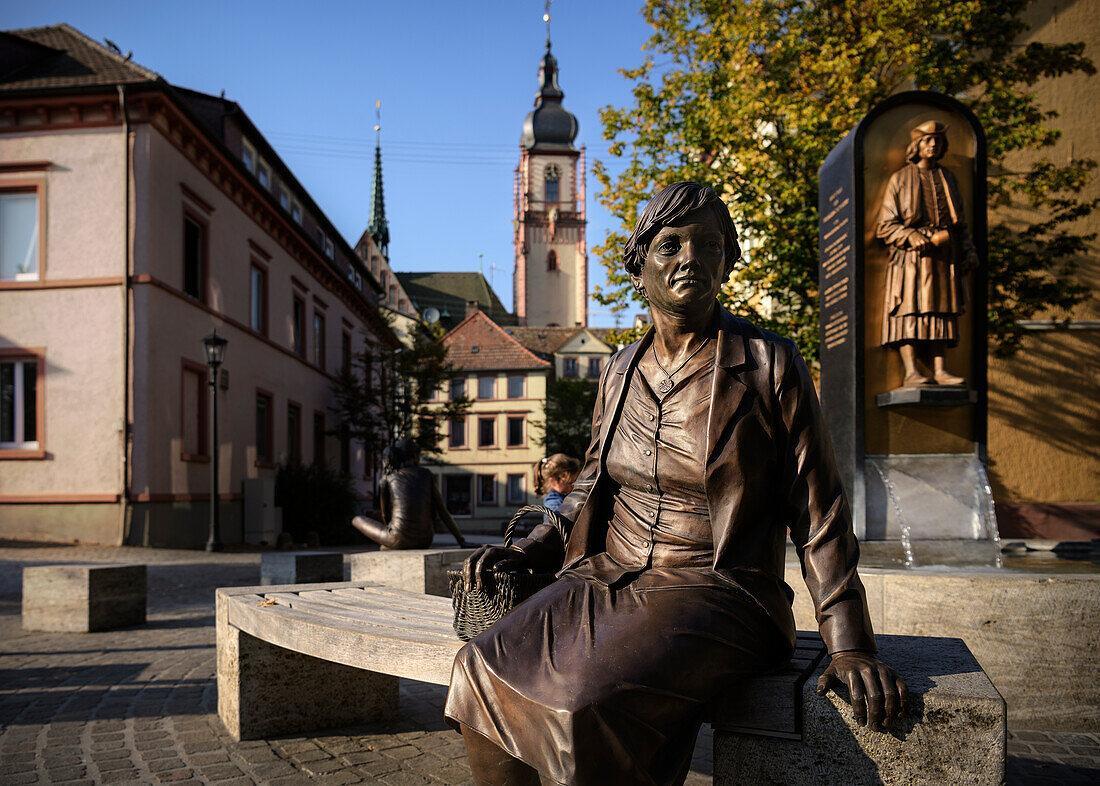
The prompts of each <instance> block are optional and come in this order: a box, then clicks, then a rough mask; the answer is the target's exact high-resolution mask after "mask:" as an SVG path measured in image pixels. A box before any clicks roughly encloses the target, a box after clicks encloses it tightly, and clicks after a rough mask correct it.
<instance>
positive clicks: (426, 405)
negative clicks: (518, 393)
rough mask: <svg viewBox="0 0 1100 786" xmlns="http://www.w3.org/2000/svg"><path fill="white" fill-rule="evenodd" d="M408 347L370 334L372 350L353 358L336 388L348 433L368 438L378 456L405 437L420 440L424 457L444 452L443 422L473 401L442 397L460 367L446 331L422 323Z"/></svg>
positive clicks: (337, 409)
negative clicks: (452, 356)
mask: <svg viewBox="0 0 1100 786" xmlns="http://www.w3.org/2000/svg"><path fill="white" fill-rule="evenodd" d="M412 331H413V334H412V336H411V341H410V343H409V345H408V346H405V345H399V346H396V347H386V346H381V345H377V344H374V343H373V340H374V339H373V336H372V335H371V334H369V333H368V334H366V337H367V342H368V343H367V348H366V349H365V350H364V351H363V352H360V353H359V354H357V355H355V356H354V357H353V358H352V363H351V368H348V369H344V370H343V371H342V372H341V374H340V375H339V376H338V377H337V379H336V382H335V384H334V385H333V388H332V393H333V399H334V404H333V406H332V411H333V413H334V414H335V415H336V417H337V419H338V420H339V421H340V422H341V423H343V424H346V426H347V429H348V434H349V436H351V437H352V438H354V439H358V440H362V441H363V443H364V450H366V452H367V454H368V455H370V456H373V457H375V459H376V460H375V461H374V462H373V464H374V466H376V467H377V466H378V461H377V457H378V456H380V455H381V453H382V450H383V449H384V448H385V447H386V446H388V445H391V444H392V443H393V442H394V441H395V440H396V439H398V438H399V437H403V436H404V437H408V438H410V439H413V440H415V441H416V444H417V445H418V446H419V447H420V452H421V454H422V455H424V456H427V457H431V456H436V455H439V454H440V453H442V449H441V448H440V445H439V442H440V438H441V436H442V427H443V424H444V423H446V422H447V421H449V420H450V419H451V418H457V417H461V416H462V415H465V414H466V411H467V410H468V409H469V407H470V400H469V399H468V398H467V397H465V396H462V397H461V398H457V399H453V400H452V399H447V397H446V396H444V397H443V398H444V400H442V401H439V400H434V401H433V399H436V398H437V396H436V392H437V391H440V390H442V389H443V388H444V387H445V385H446V384H447V382H448V381H449V380H450V378H451V377H452V376H453V375H454V374H455V373H456V369H455V368H454V366H453V365H452V364H451V363H450V361H449V360H448V359H447V347H446V346H444V344H443V343H442V342H441V341H440V340H439V339H440V337H441V331H440V330H439V329H438V328H435V329H434V330H433V329H432V328H431V327H430V326H427V325H422V324H418V325H417V326H416V327H414V328H412Z"/></svg>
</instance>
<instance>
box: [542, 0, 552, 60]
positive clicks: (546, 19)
mask: <svg viewBox="0 0 1100 786" xmlns="http://www.w3.org/2000/svg"><path fill="white" fill-rule="evenodd" d="M550 2H551V0H546V6H545V7H544V9H543V12H542V21H544V22H546V48H547V49H549V48H550Z"/></svg>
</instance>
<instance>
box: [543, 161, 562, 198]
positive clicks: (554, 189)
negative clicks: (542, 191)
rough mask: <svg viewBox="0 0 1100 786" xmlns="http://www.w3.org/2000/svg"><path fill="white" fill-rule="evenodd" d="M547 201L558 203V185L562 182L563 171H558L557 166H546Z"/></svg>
mask: <svg viewBox="0 0 1100 786" xmlns="http://www.w3.org/2000/svg"><path fill="white" fill-rule="evenodd" d="M544 177H545V179H546V201H547V202H557V201H558V199H559V198H560V197H559V194H560V191H559V189H558V184H559V182H560V181H561V170H560V169H558V165H557V164H547V165H546V174H545V176H544Z"/></svg>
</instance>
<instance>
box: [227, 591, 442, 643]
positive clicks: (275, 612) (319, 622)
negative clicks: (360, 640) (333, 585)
mask: <svg viewBox="0 0 1100 786" xmlns="http://www.w3.org/2000/svg"><path fill="white" fill-rule="evenodd" d="M295 597H296V596H295ZM247 600H248V601H251V598H248V599H247ZM258 600H259V601H260V602H257V603H252V602H245V600H244V599H237V598H235V599H234V600H233V601H232V602H231V605H230V614H231V620H232V619H236V618H237V617H239V616H241V615H243V616H245V617H247V618H249V619H258V618H260V617H279V618H281V619H283V620H285V621H286V622H287V630H288V631H289V630H290V629H291V628H293V627H294V626H295V625H301V624H302V623H308V624H310V625H314V626H320V627H338V628H344V629H347V630H348V631H350V632H355V633H358V634H359V635H361V636H363V637H364V638H377V639H394V640H396V641H417V642H422V643H425V644H431V645H434V644H440V643H444V642H446V643H448V644H449V643H450V641H449V639H447V637H441V636H439V635H438V634H436V633H435V632H434V631H418V630H414V629H411V628H409V627H407V626H404V625H393V624H391V623H390V622H389V621H374V620H370V619H368V618H359V619H352V618H347V617H341V616H339V615H338V614H332V613H328V612H329V611H330V610H329V609H325V608H319V607H316V606H310V605H309V604H308V602H306V603H303V604H301V605H296V606H291V605H289V604H287V603H280V602H279V599H278V598H264V597H260V598H258ZM272 600H274V601H275V603H274V604H272V605H263V602H265V601H267V602H270V601H272ZM334 611H335V610H334ZM234 624H235V623H234ZM238 627H239V626H238ZM241 630H246V629H245V628H243V627H242V628H241ZM246 632H248V631H247V630H246ZM453 638H455V639H456V640H457V637H453ZM265 641H269V642H270V643H272V644H279V642H278V641H276V640H274V639H265ZM280 646H282V645H280Z"/></svg>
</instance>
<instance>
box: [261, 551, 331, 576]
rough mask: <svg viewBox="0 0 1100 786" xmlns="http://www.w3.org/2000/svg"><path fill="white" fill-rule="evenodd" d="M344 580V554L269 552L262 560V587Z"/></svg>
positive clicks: (329, 552)
mask: <svg viewBox="0 0 1100 786" xmlns="http://www.w3.org/2000/svg"><path fill="white" fill-rule="evenodd" d="M343 580H344V555H343V554H341V553H340V552H336V551H268V552H264V554H263V556H262V557H261V558H260V583H261V584H319V583H321V582H324V581H343Z"/></svg>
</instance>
